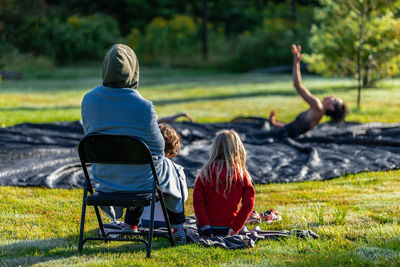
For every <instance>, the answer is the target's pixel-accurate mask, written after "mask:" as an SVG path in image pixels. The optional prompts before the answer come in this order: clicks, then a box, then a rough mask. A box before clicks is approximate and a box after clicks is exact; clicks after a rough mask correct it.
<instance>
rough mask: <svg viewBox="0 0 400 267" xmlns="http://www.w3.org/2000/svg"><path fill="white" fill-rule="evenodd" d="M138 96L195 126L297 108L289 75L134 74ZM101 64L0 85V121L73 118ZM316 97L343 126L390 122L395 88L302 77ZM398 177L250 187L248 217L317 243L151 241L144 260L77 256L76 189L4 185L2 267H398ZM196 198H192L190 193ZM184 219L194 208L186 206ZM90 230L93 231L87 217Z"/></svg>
mask: <svg viewBox="0 0 400 267" xmlns="http://www.w3.org/2000/svg"><path fill="white" fill-rule="evenodd" d="M141 73H142V76H141V84H140V92H141V93H142V95H143V96H144V97H146V98H148V99H150V100H152V101H153V102H154V104H155V106H156V108H157V112H158V114H159V116H165V115H171V114H173V113H176V112H183V111H186V112H190V113H191V114H192V115H193V116H194V117H195V118H196V119H197V121H199V122H213V121H227V120H230V119H231V118H233V117H235V116H238V115H249V116H250V115H251V116H265V115H267V114H268V112H269V110H270V109H275V110H277V113H278V119H281V120H283V121H288V120H291V119H293V118H294V117H295V116H296V114H297V113H298V112H299V111H301V110H303V109H305V108H306V105H305V103H303V102H302V100H301V99H300V98H299V97H298V96H297V94H296V93H295V91H294V89H293V88H292V85H291V80H290V76H289V75H262V74H226V73H215V72H207V71H200V70H198V71H194V70H168V69H142V70H141ZM100 82H101V80H100V65H99V66H89V67H87V66H76V67H63V68H60V69H57V71H56V72H54V73H51V72H37V73H35V72H33V73H30V74H29V75H28V76H27V78H26V79H25V80H21V81H7V80H5V81H3V83H1V84H0V125H3V126H11V125H15V124H17V123H22V122H28V121H29V122H53V121H73V120H77V119H80V101H81V99H82V97H83V95H84V94H85V92H86V91H88V90H90V89H92V88H93V87H95V86H97V85H98V84H100ZM304 83H305V85H306V86H307V87H309V88H310V90H311V91H312V92H314V93H315V94H316V95H317V96H319V97H322V96H325V95H330V94H334V95H338V96H340V97H342V98H343V99H344V100H345V101H346V102H348V105H349V108H350V113H349V116H348V120H357V121H362V122H372V121H382V122H397V121H398V118H399V115H400V105H399V104H400V103H399V102H400V90H399V87H400V80H391V81H385V82H382V83H381V84H379V86H378V88H373V89H368V90H365V91H364V92H363V95H362V108H361V110H359V111H358V110H356V108H355V107H356V105H355V100H356V89H355V88H354V85H355V83H354V81H352V80H349V79H326V78H321V77H316V76H306V77H304ZM399 176H400V171H388V172H370V173H361V174H356V175H348V176H345V177H341V178H337V179H333V180H328V181H318V182H302V183H292V184H270V185H257V186H256V191H257V195H256V209H257V210H258V211H259V212H261V211H264V210H265V209H267V208H271V207H273V208H276V209H277V210H278V211H279V212H280V214H281V215H282V221H281V222H279V223H275V224H271V225H267V224H261V227H262V228H263V229H270V230H280V229H288V230H290V229H296V228H297V229H311V230H313V231H314V232H316V233H318V234H320V236H321V238H320V239H318V240H298V239H296V238H289V239H286V240H283V241H260V242H258V243H257V245H256V247H255V248H252V249H243V250H236V251H228V250H224V249H221V248H212V249H207V248H204V247H202V246H200V245H193V244H191V245H186V246H180V247H175V248H170V247H169V246H168V243H167V242H166V240H164V239H157V240H156V242H155V244H154V250H153V254H152V258H151V259H145V250H144V246H143V245H141V244H126V243H111V244H103V243H99V242H92V243H87V244H85V247H84V252H83V254H82V255H80V254H78V253H77V244H78V233H79V220H80V209H81V198H82V190H80V189H73V190H65V189H57V190H49V189H47V188H35V187H27V188H22V187H0V197H1V199H2V201H1V202H0V214H1V216H0V221H1V223H0V264H1V265H5V266H15V265H35V264H36V265H45V266H48V265H74V266H75V265H101V266H109V265H115V266H120V265H139V266H142V265H144V266H153V265H159V266H170V265H178V266H179V265H207V266H208V265H212V266H215V265H225V266H253V265H268V266H269V265H296V266H298V265H306V266H309V265H311V266H313V265H315V266H321V265H326V266H337V265H357V266H358V265H384V266H387V265H399V264H400V238H399V235H400V225H399V216H400V207H399V205H398V203H399V201H400V193H399V192H400V180H399ZM191 193H192V191H191V190H190V194H191ZM186 213H187V214H192V213H193V208H192V201H191V197H189V201H188V203H187V205H186ZM86 230H87V231H90V232H91V233H92V234H93V233H96V232H97V226H96V221H95V220H94V213H93V211H92V210H91V209H89V214H88V221H87V224H86Z"/></svg>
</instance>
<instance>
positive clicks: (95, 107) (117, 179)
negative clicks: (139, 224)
mask: <svg viewBox="0 0 400 267" xmlns="http://www.w3.org/2000/svg"><path fill="white" fill-rule="evenodd" d="M102 78H103V85H101V86H98V87H96V88H94V89H93V90H91V91H89V92H88V93H87V94H86V95H85V96H84V98H83V100H82V122H83V127H84V131H85V134H91V133H103V134H122V135H131V136H134V137H137V138H139V139H141V140H142V141H143V142H145V143H146V144H147V146H148V147H149V149H150V151H151V154H152V156H153V161H154V165H155V168H156V172H157V175H158V179H159V182H160V187H161V189H162V190H163V192H164V193H166V195H167V198H166V199H165V203H166V207H167V212H168V217H169V219H170V221H171V224H172V228H173V229H172V230H173V234H174V239H175V241H176V242H177V243H178V244H184V243H185V242H186V236H185V232H184V230H183V222H184V221H185V214H184V206H183V201H184V199H185V198H186V197H187V186H186V177H185V174H184V173H183V168H182V167H181V166H179V165H177V164H175V163H174V162H172V161H171V160H170V159H168V158H166V157H165V156H164V146H165V144H164V138H163V136H162V135H161V132H160V129H159V127H158V123H157V114H156V111H155V109H154V106H153V104H152V102H150V101H149V100H146V99H145V98H143V97H142V96H141V95H140V93H139V91H138V90H137V88H138V85H139V64H138V60H137V57H136V54H135V52H134V51H133V50H132V49H131V48H130V47H128V46H126V45H122V44H116V45H114V46H112V47H111V48H110V49H109V50H108V52H107V54H106V56H105V58H104V61H103V67H102ZM93 176H94V180H95V182H96V183H98V186H97V188H96V191H99V192H121V191H125V192H129V191H148V190H149V189H151V187H152V184H153V178H152V174H151V169H150V166H147V165H112V166H110V165H104V164H95V165H94V166H93ZM135 212H137V210H136V211H135V209H128V210H127V214H126V216H125V222H127V223H128V224H130V225H128V227H130V226H133V225H134V224H135V222H131V223H130V222H129V218H136V217H137V214H135ZM132 213H134V214H132Z"/></svg>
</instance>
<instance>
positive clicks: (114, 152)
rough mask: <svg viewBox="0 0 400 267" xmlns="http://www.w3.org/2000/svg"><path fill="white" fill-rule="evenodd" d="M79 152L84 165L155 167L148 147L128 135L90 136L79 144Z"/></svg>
mask: <svg viewBox="0 0 400 267" xmlns="http://www.w3.org/2000/svg"><path fill="white" fill-rule="evenodd" d="M78 152H79V157H80V159H81V161H82V163H105V164H150V165H153V159H152V157H151V152H150V149H149V148H148V146H147V145H146V144H145V143H143V142H142V141H140V140H138V139H136V138H135V137H132V136H127V135H108V134H89V135H87V136H85V137H84V138H82V140H81V141H80V142H79V146H78Z"/></svg>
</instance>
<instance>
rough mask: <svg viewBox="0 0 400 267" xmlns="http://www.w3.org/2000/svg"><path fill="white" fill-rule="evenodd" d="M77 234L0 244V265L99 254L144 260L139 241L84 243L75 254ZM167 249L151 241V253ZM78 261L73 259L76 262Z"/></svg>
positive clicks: (164, 241)
mask: <svg viewBox="0 0 400 267" xmlns="http://www.w3.org/2000/svg"><path fill="white" fill-rule="evenodd" d="M97 233H98V229H95V230H91V231H88V232H86V233H85V237H88V236H97ZM78 240H79V236H78V235H73V236H69V237H65V238H52V239H39V240H19V241H15V242H12V243H8V244H1V245H0V265H2V266H16V265H19V266H23V265H33V264H37V263H46V262H49V261H53V260H63V259H65V260H68V259H71V260H72V258H75V257H78V258H80V257H82V256H83V257H87V259H88V260H90V259H92V258H94V257H98V255H99V254H104V253H109V254H120V253H126V252H133V253H141V254H142V255H141V256H142V257H143V259H146V246H145V245H144V244H143V243H141V242H117V241H114V242H109V243H107V244H105V242H104V241H88V242H86V243H85V244H84V246H83V250H82V253H79V252H78ZM169 247H171V246H170V244H169V242H168V239H166V238H162V237H158V238H154V239H153V245H152V253H153V252H154V251H156V250H159V249H164V248H169ZM83 260H84V259H82V260H76V259H75V260H74V262H75V263H76V262H77V261H83Z"/></svg>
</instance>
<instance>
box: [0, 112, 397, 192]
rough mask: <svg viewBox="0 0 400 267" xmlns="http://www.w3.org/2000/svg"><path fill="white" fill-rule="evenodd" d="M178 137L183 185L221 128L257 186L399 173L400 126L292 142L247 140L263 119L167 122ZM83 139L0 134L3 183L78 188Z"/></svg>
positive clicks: (362, 127) (69, 129)
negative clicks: (243, 153)
mask: <svg viewBox="0 0 400 267" xmlns="http://www.w3.org/2000/svg"><path fill="white" fill-rule="evenodd" d="M171 125H172V126H173V127H174V128H175V129H176V130H177V131H178V133H179V134H180V135H181V137H182V150H181V152H180V154H179V155H178V156H177V157H176V158H175V159H174V161H175V162H177V163H178V164H180V165H182V166H183V167H184V168H185V173H186V176H187V183H188V186H193V185H194V180H195V177H196V174H197V172H198V170H199V169H200V168H201V167H202V165H203V164H204V163H205V162H206V161H207V159H208V157H209V153H210V147H211V141H212V139H213V137H214V136H215V133H216V132H217V131H219V130H221V129H235V130H237V131H238V132H239V134H240V135H241V137H242V139H243V141H244V145H245V148H246V150H247V154H248V160H247V165H248V170H249V172H250V174H251V176H252V178H253V181H254V183H260V184H265V183H272V182H296V181H307V180H322V179H329V178H334V177H338V176H341V175H343V174H349V173H358V172H363V171H379V170H392V169H399V168H400V124H399V123H395V124H385V123H368V124H361V123H350V122H348V123H342V124H339V125H333V124H330V123H325V124H322V125H319V126H318V127H316V128H315V129H313V130H312V131H309V132H308V133H306V134H305V135H303V136H299V137H298V138H295V139H290V138H286V139H282V140H274V139H272V138H271V139H270V140H267V141H268V142H266V143H264V144H262V145H260V144H254V143H252V142H253V141H254V138H251V137H252V135H253V134H254V133H257V132H259V131H266V130H268V129H270V128H271V127H270V125H269V123H268V121H267V120H265V119H263V118H241V119H237V120H235V121H232V122H227V123H210V124H200V123H188V122H182V123H179V122H176V123H172V124H171ZM82 136H83V130H82V126H81V124H80V122H79V121H76V122H63V123H52V124H31V123H24V124H20V125H16V126H13V127H6V128H1V129H0V185H15V186H48V187H50V188H74V187H82V186H83V182H84V177H83V173H82V170H81V167H80V162H79V159H78V155H77V144H78V142H79V140H80V138H82Z"/></svg>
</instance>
